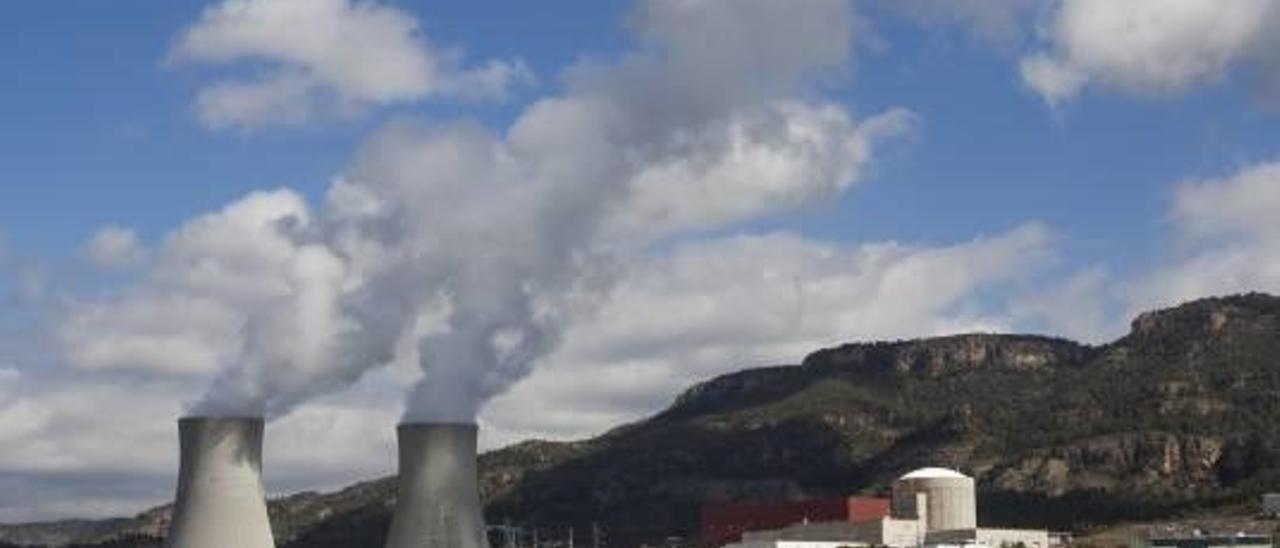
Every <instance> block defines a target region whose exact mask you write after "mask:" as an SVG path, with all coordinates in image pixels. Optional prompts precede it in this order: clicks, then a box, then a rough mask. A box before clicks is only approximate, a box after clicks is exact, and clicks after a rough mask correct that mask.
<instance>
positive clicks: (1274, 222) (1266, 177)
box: [1131, 162, 1280, 311]
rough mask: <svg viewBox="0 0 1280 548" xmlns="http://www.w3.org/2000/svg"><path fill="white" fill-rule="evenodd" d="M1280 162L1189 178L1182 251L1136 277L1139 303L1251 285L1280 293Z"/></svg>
mask: <svg viewBox="0 0 1280 548" xmlns="http://www.w3.org/2000/svg"><path fill="white" fill-rule="evenodd" d="M1277 207H1280V163H1275V162H1272V163H1263V164H1257V165H1253V166H1248V167H1245V168H1242V169H1240V170H1238V171H1236V172H1235V173H1233V174H1231V176H1229V177H1226V178H1222V179H1209V180H1203V181H1191V182H1186V183H1183V184H1182V185H1181V186H1180V187H1179V188H1178V191H1177V194H1176V196H1175V199H1174V206H1173V211H1172V218H1173V220H1174V222H1175V224H1176V228H1177V230H1178V237H1179V239H1180V242H1179V244H1180V245H1179V247H1180V248H1181V249H1182V251H1181V252H1180V253H1179V254H1178V256H1177V257H1176V258H1174V259H1173V260H1171V261H1169V262H1167V263H1166V264H1164V265H1162V266H1161V267H1159V268H1158V269H1156V270H1155V271H1154V272H1152V273H1151V274H1150V275H1149V276H1148V277H1147V278H1145V279H1143V280H1140V282H1139V283H1137V284H1134V287H1133V291H1132V293H1133V294H1134V295H1136V297H1135V298H1134V303H1133V305H1132V307H1131V308H1132V309H1133V310H1134V311H1137V310H1142V309H1146V308H1152V307H1158V306H1168V305H1172V304H1177V303H1179V302H1181V301H1184V300H1187V299H1194V298H1198V297H1203V296H1208V295H1222V294H1229V293H1238V292H1247V291H1267V292H1272V293H1280V220H1278V219H1277V216H1276V215H1275V211H1276V208H1277Z"/></svg>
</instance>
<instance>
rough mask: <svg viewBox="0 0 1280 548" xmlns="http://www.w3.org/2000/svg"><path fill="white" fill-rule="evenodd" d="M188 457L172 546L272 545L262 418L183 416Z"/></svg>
mask: <svg viewBox="0 0 1280 548" xmlns="http://www.w3.org/2000/svg"><path fill="white" fill-rule="evenodd" d="M178 434H179V442H180V444H181V446H182V462H181V464H180V466H179V469H178V496H177V499H176V500H175V501H174V508H173V524H172V525H171V526H170V529H169V541H168V546H170V547H171V548H232V547H234V548H272V547H274V546H275V542H274V541H273V540H272V538H271V524H270V522H269V521H268V520H267V502H266V490H265V489H264V488H263V486H262V419H261V418H205V417H187V418H183V419H181V420H179V421H178Z"/></svg>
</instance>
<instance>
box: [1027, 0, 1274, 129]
mask: <svg viewBox="0 0 1280 548" xmlns="http://www.w3.org/2000/svg"><path fill="white" fill-rule="evenodd" d="M1278 22H1280V5H1277V4H1276V2H1274V1H1272V0H1233V1H1230V2H1221V1H1218V0H1125V1H1123V2H1117V1H1114V0H1060V1H1058V2H1056V3H1055V5H1054V11H1053V12H1052V14H1051V16H1050V18H1049V20H1048V21H1047V23H1046V25H1045V27H1044V28H1043V30H1042V35H1043V36H1042V38H1043V40H1044V42H1045V44H1044V46H1045V48H1044V50H1043V51H1041V52H1036V53H1031V54H1028V55H1027V56H1026V57H1024V58H1023V60H1022V65H1021V71H1022V76H1023V80H1024V81H1025V82H1026V83H1027V85H1029V86H1030V87H1032V88H1033V89H1035V90H1036V91H1037V92H1039V93H1040V94H1042V95H1043V96H1044V97H1045V99H1046V100H1047V101H1049V102H1050V103H1052V104H1058V103H1061V102H1063V101H1066V100H1069V99H1071V98H1073V97H1075V96H1076V95H1078V94H1079V92H1080V90H1081V89H1083V88H1084V86H1086V85H1095V84H1096V85H1100V86H1105V87H1108V88H1112V89H1116V90H1119V91H1122V92H1126V93H1130V94H1134V95H1139V96H1170V95H1177V94H1180V93H1183V92H1185V91H1186V90H1188V89H1189V88H1192V87H1194V86H1197V85H1202V84H1206V83H1214V82H1217V81H1220V80H1222V79H1223V78H1224V77H1225V76H1226V75H1227V73H1228V72H1230V71H1231V70H1232V69H1233V68H1236V67H1238V66H1248V67H1251V68H1252V69H1254V70H1255V71H1261V72H1262V74H1259V75H1258V76H1259V79H1260V81H1265V80H1267V79H1268V78H1274V75H1268V74H1266V73H1267V71H1269V70H1271V69H1274V68H1275V67H1274V66H1268V63H1267V59H1269V58H1271V57H1273V55H1274V50H1272V49H1270V48H1268V47H1267V42H1268V41H1269V40H1271V39H1270V38H1269V37H1268V34H1269V33H1268V32H1267V30H1268V29H1271V28H1274V27H1275V25H1276V24H1277V23H1278Z"/></svg>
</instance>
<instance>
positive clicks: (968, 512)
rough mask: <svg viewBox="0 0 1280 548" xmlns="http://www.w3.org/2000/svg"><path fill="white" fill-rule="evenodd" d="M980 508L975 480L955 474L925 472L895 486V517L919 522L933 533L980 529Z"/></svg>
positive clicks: (911, 476)
mask: <svg viewBox="0 0 1280 548" xmlns="http://www.w3.org/2000/svg"><path fill="white" fill-rule="evenodd" d="M920 495H924V496H923V497H922V496H920ZM977 505H978V499H977V495H976V493H975V492H974V484H973V478H971V477H969V476H966V475H964V474H961V473H959V472H956V471H954V470H947V469H943V468H922V469H920V470H916V471H914V472H911V473H910V474H907V475H905V476H902V477H901V478H899V479H898V481H897V482H895V483H894V484H893V515H894V517H899V518H908V519H919V520H921V521H923V522H924V525H925V531H927V532H930V533H932V532H935V531H956V530H962V529H974V528H977V526H978V511H977Z"/></svg>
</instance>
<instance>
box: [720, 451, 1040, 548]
mask: <svg viewBox="0 0 1280 548" xmlns="http://www.w3.org/2000/svg"><path fill="white" fill-rule="evenodd" d="M977 506H978V505H977V493H976V489H975V487H974V480H973V478H971V477H968V476H965V475H964V474H961V473H959V472H956V471H954V470H947V469H943V468H922V469H920V470H916V471H914V472H911V473H908V474H906V475H903V476H902V477H900V478H899V479H898V480H897V481H896V482H894V485H893V498H892V500H891V503H890V510H891V511H890V515H887V516H879V517H875V518H872V519H867V520H860V521H854V522H820V523H799V524H795V525H791V526H789V527H785V528H779V529H774V530H771V531H756V532H748V533H744V534H743V537H742V540H741V541H740V542H737V543H735V544H730V545H728V548H784V547H787V548H806V547H808V548H820V547H821V546H827V545H830V546H889V547H892V548H914V547H919V546H937V547H944V546H957V547H960V546H987V547H990V548H1007V547H1013V546H1019V547H1022V548H1049V547H1050V546H1052V545H1053V543H1052V542H1051V537H1050V535H1049V532H1048V531H1044V530H1024V529H992V528H981V527H978V520H977Z"/></svg>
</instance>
